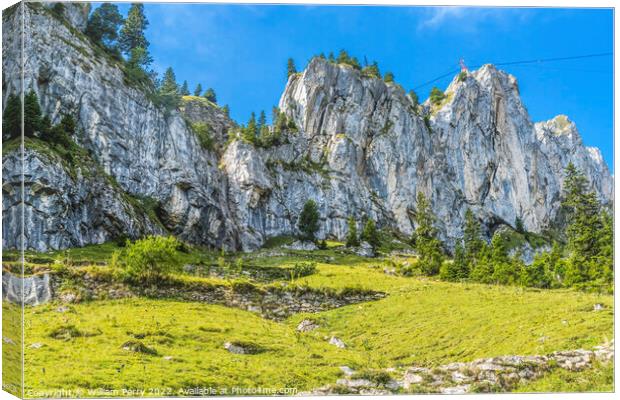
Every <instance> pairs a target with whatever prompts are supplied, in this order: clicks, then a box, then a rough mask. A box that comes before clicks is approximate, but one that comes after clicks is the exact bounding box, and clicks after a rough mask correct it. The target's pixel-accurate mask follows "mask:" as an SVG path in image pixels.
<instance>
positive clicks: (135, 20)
mask: <svg viewBox="0 0 620 400" xmlns="http://www.w3.org/2000/svg"><path fill="white" fill-rule="evenodd" d="M148 24H149V22H148V20H147V19H146V16H145V15H144V5H143V4H141V3H132V5H131V7H130V8H129V12H128V14H127V19H126V20H125V24H123V27H122V28H121V33H120V36H119V39H118V43H119V46H120V49H121V51H123V53H125V54H127V55H131V51H132V50H133V49H136V48H142V49H144V51H145V52H147V53H148V51H147V49H148V47H149V42H148V40H146V37H145V36H144V31H145V30H146V27H147V26H148Z"/></svg>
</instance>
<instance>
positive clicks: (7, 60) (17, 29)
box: [3, 3, 237, 250]
mask: <svg viewBox="0 0 620 400" xmlns="http://www.w3.org/2000/svg"><path fill="white" fill-rule="evenodd" d="M21 9H22V10H23V12H24V32H23V38H24V49H25V50H24V51H25V53H26V54H27V57H25V58H24V61H25V63H24V64H23V65H22V63H21V60H22V57H20V56H19V54H17V53H16V52H19V46H16V45H14V44H15V43H14V42H19V41H15V40H11V38H15V37H18V35H22V32H21V19H20V17H19V14H20V13H21V10H18V11H17V12H15V13H13V15H11V16H9V17H8V18H7V19H5V21H4V24H3V38H4V41H5V42H4V43H5V45H6V46H5V52H4V53H3V67H4V78H5V79H4V82H3V83H4V86H5V91H3V93H4V94H5V95H8V94H9V93H16V92H19V90H20V87H21V72H22V69H23V70H24V72H25V73H24V76H25V80H24V82H23V83H24V87H25V88H26V90H30V89H32V90H34V91H35V92H36V93H37V95H38V98H39V100H40V103H41V108H42V110H43V112H44V114H46V115H48V116H49V117H50V118H51V120H52V122H58V121H59V120H60V118H61V117H62V115H63V114H71V115H73V116H75V117H76V120H77V121H78V132H79V133H78V135H77V137H75V138H74V139H75V140H76V141H77V142H78V143H79V144H80V145H81V146H83V147H84V148H86V149H87V150H88V151H89V152H90V153H91V154H93V155H94V157H95V158H96V161H97V162H98V163H99V164H100V165H101V166H102V168H103V171H104V172H105V173H106V174H108V175H110V176H112V177H113V178H114V179H115V181H116V182H118V185H119V187H120V188H122V190H123V191H125V192H127V193H129V194H132V195H134V196H140V197H146V198H150V199H153V201H155V202H156V203H158V206H159V207H158V208H159V211H160V214H161V215H160V217H161V220H162V221H163V222H164V224H165V225H166V227H167V228H168V229H169V230H170V232H171V233H173V234H175V235H177V236H179V237H181V238H182V239H184V240H186V241H189V242H193V243H200V244H207V245H212V246H218V247H221V246H223V247H227V248H236V247H237V239H236V233H235V227H234V223H233V219H232V216H231V215H230V214H229V212H228V208H227V198H226V194H227V190H226V181H225V178H224V177H223V176H222V174H221V173H220V172H219V169H218V159H217V156H216V154H215V153H213V152H211V151H207V150H204V149H202V148H201V146H200V145H199V144H198V140H197V138H196V135H195V134H194V133H193V132H192V131H191V129H190V128H189V127H188V126H187V124H186V122H185V120H184V119H183V117H182V116H181V115H180V114H179V113H178V112H177V111H173V112H171V113H170V114H169V115H168V114H166V113H165V112H163V111H162V110H160V109H159V108H157V107H156V106H155V105H154V104H153V103H152V102H151V101H150V100H149V97H148V96H147V95H146V94H145V93H144V91H143V90H141V89H139V88H137V87H135V86H132V85H131V84H128V82H127V78H126V77H125V75H124V73H123V72H122V69H121V68H120V67H119V65H118V63H117V62H116V61H114V60H113V59H111V58H109V57H107V56H105V55H104V54H101V51H98V52H97V51H96V50H95V49H94V48H93V47H92V45H91V44H90V42H89V41H88V40H87V39H86V38H85V37H83V36H81V35H79V34H77V33H76V32H75V31H74V30H71V29H69V28H68V27H67V24H66V23H65V22H66V21H61V20H60V19H59V18H58V17H57V16H56V15H55V14H53V13H52V12H51V11H50V10H48V9H47V8H46V7H43V6H41V5H40V4H37V3H27V4H25V5H23V7H21ZM5 99H6V97H5ZM5 104H6V103H5ZM10 157H11V155H6V156H5V158H10ZM13 157H16V158H17V156H13ZM33 157H34V156H33ZM25 167H27V166H25ZM3 169H4V172H5V176H6V175H11V174H15V173H17V172H18V171H19V169H20V168H19V165H13V164H7V163H6V162H5V163H3ZM25 171H26V175H25V178H26V179H27V180H28V181H29V183H28V184H34V183H35V182H37V181H39V180H42V179H44V178H45V177H44V176H41V175H38V174H39V173H43V172H45V171H43V169H39V170H28V169H26V170H25ZM3 183H4V187H5V188H6V186H7V182H6V181H5V182H3ZM62 184H63V180H62V179H61V180H59V181H55V180H51V181H49V185H48V186H50V187H53V186H61V185H62ZM6 189H7V190H9V191H11V190H13V191H16V190H17V187H14V186H11V187H9V188H6ZM78 190H83V191H86V190H87V188H78ZM87 200H88V199H87ZM3 206H4V211H5V216H9V217H8V218H10V216H11V215H13V214H14V212H13V209H12V208H11V207H13V206H14V204H11V203H10V204H4V205H3ZM42 206H43V208H39V209H38V211H39V212H40V213H39V217H40V218H41V219H44V220H45V219H48V218H52V219H53V218H54V212H55V211H54V210H47V209H45V206H46V204H42ZM7 207H8V208H7ZM87 207H90V208H95V207H97V204H96V203H91V204H90V205H88V206H87ZM120 217H125V216H123V215H121V216H119V218H120ZM63 223H64V225H72V224H74V225H79V224H81V223H85V224H86V228H85V229H86V230H87V231H88V230H96V229H97V228H98V227H97V225H96V224H95V223H94V222H93V221H91V220H85V221H79V220H77V219H74V215H73V214H71V213H67V214H66V215H65V219H64V220H63ZM7 224H9V225H11V226H15V229H17V227H18V226H19V221H18V220H16V219H7V217H5V225H7ZM126 224H135V222H132V221H127V222H126ZM42 228H43V226H42V225H37V223H36V221H34V220H31V219H29V218H26V231H27V232H29V233H30V235H32V236H33V237H36V238H39V237H44V236H46V237H45V238H43V239H42V240H40V241H30V240H26V247H27V248H29V249H36V250H47V249H57V248H64V247H67V246H70V245H83V244H87V243H100V242H101V240H102V238H107V237H109V236H111V235H110V234H109V233H105V234H103V233H98V234H93V235H91V236H90V237H85V238H84V241H83V242H81V241H68V240H65V239H64V237H62V235H63V234H62V233H60V234H57V233H56V232H48V231H45V230H44V229H42ZM59 235H60V237H57V236H59ZM11 237H12V236H11V235H5V236H4V240H5V245H6V246H9V247H15V245H16V244H15V243H13V242H11V240H12V239H11ZM7 240H8V242H7ZM41 243H44V245H41Z"/></svg>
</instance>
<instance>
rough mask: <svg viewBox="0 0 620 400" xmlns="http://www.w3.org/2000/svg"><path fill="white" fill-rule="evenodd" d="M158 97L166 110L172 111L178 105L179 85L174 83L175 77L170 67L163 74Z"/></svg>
mask: <svg viewBox="0 0 620 400" xmlns="http://www.w3.org/2000/svg"><path fill="white" fill-rule="evenodd" d="M159 97H160V99H161V103H162V104H163V106H164V107H165V108H166V109H173V108H176V107H177V106H178V105H179V101H180V95H179V85H178V84H177V82H176V76H175V74H174V71H173V70H172V67H168V69H166V72H165V73H164V78H163V80H162V83H161V86H160V87H159Z"/></svg>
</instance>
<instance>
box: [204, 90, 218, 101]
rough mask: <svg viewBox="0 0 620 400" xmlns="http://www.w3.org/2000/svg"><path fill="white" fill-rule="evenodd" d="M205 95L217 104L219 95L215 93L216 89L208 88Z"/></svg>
mask: <svg viewBox="0 0 620 400" xmlns="http://www.w3.org/2000/svg"><path fill="white" fill-rule="evenodd" d="M204 97H205V99H207V100H209V101H210V102H211V103H214V104H217V95H216V94H215V90H213V88H209V89H207V90H206V91H205V96H204Z"/></svg>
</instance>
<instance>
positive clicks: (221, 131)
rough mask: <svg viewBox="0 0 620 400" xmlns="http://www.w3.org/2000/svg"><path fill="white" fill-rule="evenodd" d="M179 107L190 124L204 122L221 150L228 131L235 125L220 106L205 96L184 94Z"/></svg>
mask: <svg viewBox="0 0 620 400" xmlns="http://www.w3.org/2000/svg"><path fill="white" fill-rule="evenodd" d="M180 109H181V113H182V114H183V115H184V116H185V118H186V119H187V121H189V122H190V123H191V124H201V123H202V124H205V126H206V128H207V130H208V131H209V135H210V137H211V138H212V139H213V144H214V147H216V148H217V149H218V150H221V147H222V145H223V144H225V143H226V141H227V140H228V133H229V132H230V131H231V130H232V129H233V128H235V126H236V124H235V123H234V122H233V121H232V120H231V119H230V118H229V117H228V115H227V114H226V113H225V112H224V110H223V109H222V108H220V107H218V106H217V105H215V104H213V103H210V102H209V101H208V100H207V99H205V98H201V97H197V96H184V97H183V101H182V102H181V108H180Z"/></svg>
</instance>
